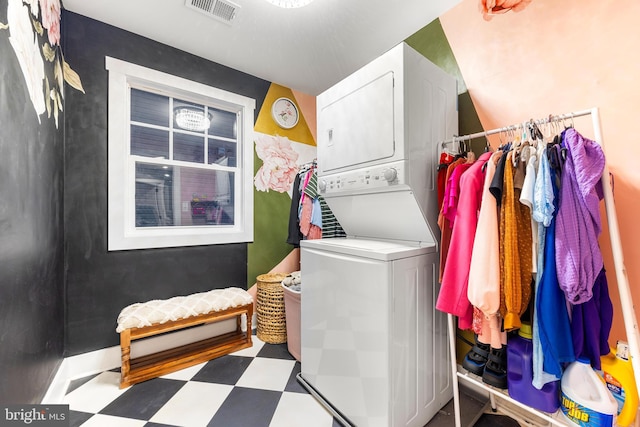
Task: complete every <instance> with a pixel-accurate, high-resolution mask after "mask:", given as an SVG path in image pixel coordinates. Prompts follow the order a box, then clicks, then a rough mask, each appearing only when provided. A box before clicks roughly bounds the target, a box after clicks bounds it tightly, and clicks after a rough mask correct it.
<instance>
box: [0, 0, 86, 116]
mask: <svg viewBox="0 0 640 427" xmlns="http://www.w3.org/2000/svg"><path fill="white" fill-rule="evenodd" d="M60 11H61V4H60V0H24V1H23V0H8V5H7V22H5V23H3V22H0V30H4V31H5V32H7V33H8V37H9V42H10V43H11V47H12V48H13V51H14V52H15V54H16V57H17V60H18V63H19V64H20V69H21V70H22V74H23V75H24V80H25V84H26V86H27V90H28V92H29V98H30V99H31V103H32V104H33V108H34V110H35V112H36V115H37V117H38V122H39V123H41V116H42V115H44V114H45V112H46V114H47V118H48V119H51V118H52V117H53V119H54V120H55V124H56V128H57V127H58V116H59V113H60V112H62V111H63V99H64V82H67V83H68V84H69V85H70V86H71V87H73V88H75V89H77V90H79V91H81V92H83V93H84V89H83V87H82V83H81V81H80V77H79V76H78V74H77V73H76V72H75V71H73V70H72V69H71V67H70V66H69V64H68V63H67V62H66V61H65V60H64V55H63V53H62V48H61V46H60Z"/></svg>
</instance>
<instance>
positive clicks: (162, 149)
mask: <svg viewBox="0 0 640 427" xmlns="http://www.w3.org/2000/svg"><path fill="white" fill-rule="evenodd" d="M131 154H132V155H135V156H144V157H162V158H165V159H168V158H169V131H166V130H161V129H151V128H146V127H142V126H136V125H131Z"/></svg>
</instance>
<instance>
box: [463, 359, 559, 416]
mask: <svg viewBox="0 0 640 427" xmlns="http://www.w3.org/2000/svg"><path fill="white" fill-rule="evenodd" d="M457 377H458V381H460V380H462V381H464V382H467V383H469V384H470V385H471V386H473V387H475V388H480V389H482V390H484V391H486V392H488V393H489V397H490V399H491V409H493V410H496V409H497V403H496V401H495V398H496V397H497V398H498V399H502V400H505V401H507V402H509V403H510V404H512V405H515V406H517V407H519V408H521V409H524V410H525V411H527V412H529V413H531V414H532V415H534V416H535V417H536V418H538V419H540V420H544V421H545V422H546V424H545V425H548V426H551V425H554V426H560V427H567V426H571V424H570V423H568V422H567V421H566V419H565V418H564V416H563V415H562V411H561V410H560V409H558V410H557V411H556V412H554V413H553V414H550V413H548V412H543V411H539V410H537V409H534V408H532V407H530V406H527V405H525V404H523V403H521V402H518V401H517V400H515V399H514V398H512V397H511V396H509V393H508V392H507V390H503V389H499V388H496V387H493V386H490V385H488V384H486V383H484V382H483V381H482V378H480V377H479V376H477V375H474V374H472V373H470V372H468V371H466V370H465V369H464V368H462V367H460V366H458V372H457ZM502 410H503V412H505V413H506V414H507V415H510V416H511V417H512V418H514V419H516V420H517V421H520V422H521V423H526V424H531V425H535V426H538V425H540V423H537V422H531V421H530V420H527V419H522V417H521V416H519V414H517V413H515V412H512V411H509V410H508V408H505V407H502Z"/></svg>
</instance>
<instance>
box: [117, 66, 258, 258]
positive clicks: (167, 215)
mask: <svg viewBox="0 0 640 427" xmlns="http://www.w3.org/2000/svg"><path fill="white" fill-rule="evenodd" d="M106 68H107V70H108V71H109V157H108V159H109V208H108V216H109V226H108V227H109V231H108V235H109V245H108V246H109V250H110V251H113V250H125V249H143V248H160V247H170V246H192V245H208V244H219V243H234V242H249V241H251V240H253V185H252V182H253V181H252V173H253V149H252V144H253V114H254V110H255V100H253V99H250V98H247V97H244V96H241V95H237V94H233V93H230V92H226V91H223V90H221V89H217V88H213V87H210V86H206V85H203V84H200V83H195V82H191V81H188V80H185V79H182V78H180V77H176V76H172V75H169V74H165V73H161V72H159V71H155V70H151V69H148V68H144V67H141V66H138V65H134V64H130V63H127V62H123V61H120V60H117V59H113V58H109V57H107V58H106ZM178 112H182V113H185V114H186V116H184V115H183V116H182V117H180V115H179V114H178ZM193 115H198V116H199V117H200V118H204V119H205V120H204V121H203V123H202V126H201V127H197V126H192V124H193V122H192V121H191V120H192V118H193ZM185 120H186V121H185Z"/></svg>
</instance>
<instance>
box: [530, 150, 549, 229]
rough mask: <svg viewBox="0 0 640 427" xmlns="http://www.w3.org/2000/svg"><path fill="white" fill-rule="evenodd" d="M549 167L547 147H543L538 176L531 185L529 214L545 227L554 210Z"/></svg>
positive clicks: (547, 225)
mask: <svg viewBox="0 0 640 427" xmlns="http://www.w3.org/2000/svg"><path fill="white" fill-rule="evenodd" d="M549 169H550V168H549V158H548V157H547V148H545V149H544V150H543V151H542V156H540V163H539V164H538V176H537V178H536V183H535V185H534V187H533V188H534V190H533V212H532V214H531V215H532V216H533V219H534V220H535V221H536V222H539V223H541V224H543V225H544V226H545V227H549V224H551V218H552V216H553V214H554V212H555V207H554V199H555V196H554V192H553V187H552V185H551V175H550V172H549Z"/></svg>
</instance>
